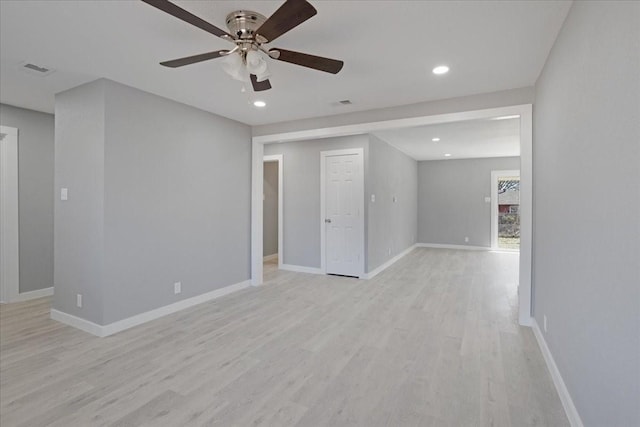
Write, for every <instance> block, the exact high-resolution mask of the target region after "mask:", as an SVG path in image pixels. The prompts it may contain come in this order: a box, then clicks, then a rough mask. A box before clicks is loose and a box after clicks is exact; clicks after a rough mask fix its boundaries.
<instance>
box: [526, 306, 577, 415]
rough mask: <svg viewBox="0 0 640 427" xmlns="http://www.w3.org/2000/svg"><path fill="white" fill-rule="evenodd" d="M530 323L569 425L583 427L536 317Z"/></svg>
mask: <svg viewBox="0 0 640 427" xmlns="http://www.w3.org/2000/svg"><path fill="white" fill-rule="evenodd" d="M531 323H532V325H531V328H532V329H533V335H535V337H536V341H538V346H540V351H541V352H542V356H543V357H544V361H545V362H546V363H547V368H548V369H549V372H550V373H551V378H552V379H553V384H554V385H555V386H556V390H557V392H558V396H560V401H561V402H562V406H563V407H564V412H565V413H566V414H567V418H568V419H569V423H570V424H571V427H584V424H582V420H581V419H580V415H579V414H578V410H577V409H576V407H575V405H574V404H573V399H571V395H570V394H569V390H568V389H567V386H566V385H565V383H564V380H563V379H562V375H560V371H559V370H558V366H557V365H556V362H555V360H553V356H552V355H551V351H549V347H548V346H547V342H546V341H545V340H544V335H542V331H541V330H540V327H539V326H538V322H536V319H533V320H532V322H531Z"/></svg>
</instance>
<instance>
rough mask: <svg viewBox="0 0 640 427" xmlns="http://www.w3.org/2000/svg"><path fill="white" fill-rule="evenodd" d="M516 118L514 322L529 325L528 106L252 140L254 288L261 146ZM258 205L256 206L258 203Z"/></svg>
mask: <svg viewBox="0 0 640 427" xmlns="http://www.w3.org/2000/svg"><path fill="white" fill-rule="evenodd" d="M516 114H517V115H519V116H520V279H519V281H520V283H519V289H520V291H521V292H519V304H518V320H519V322H520V324H521V325H529V324H530V319H531V249H532V246H531V244H532V216H533V204H532V203H533V197H532V194H533V192H532V186H533V153H532V143H533V125H532V105H531V104H520V105H512V106H506V107H499V108H488V109H482V110H471V111H462V112H457V113H447V114H436V115H431V116H423V117H414V118H408V119H400V120H383V121H376V122H366V123H358V124H354V125H346V126H335V127H329V128H323V129H311V130H304V131H293V132H285V133H280V134H272V135H262V136H254V137H253V138H252V144H253V160H252V176H253V177H254V179H253V180H252V187H251V189H252V199H251V200H252V212H251V230H252V238H251V265H252V268H251V277H252V280H253V282H254V284H258V283H261V282H262V256H263V254H262V203H261V201H262V180H261V179H255V177H256V176H260V177H262V156H263V153H264V151H263V144H268V143H275V142H291V141H302V140H308V139H320V138H329V137H335V136H344V135H358V134H366V133H368V132H373V131H376V130H385V129H398V128H403V127H410V126H422V125H429V124H438V123H451V122H457V121H465V120H473V119H487V118H491V117H498V116H507V115H516ZM258 202H260V203H258Z"/></svg>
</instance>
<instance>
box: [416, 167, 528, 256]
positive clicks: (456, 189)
mask: <svg viewBox="0 0 640 427" xmlns="http://www.w3.org/2000/svg"><path fill="white" fill-rule="evenodd" d="M507 169H520V158H519V157H499V158H488V159H464V160H431V161H426V162H418V241H419V242H420V243H436V244H449V245H467V246H485V247H490V246H491V203H486V202H485V201H484V198H485V197H490V196H491V171H492V170H507ZM465 237H469V242H468V243H466V242H465V241H464V238H465Z"/></svg>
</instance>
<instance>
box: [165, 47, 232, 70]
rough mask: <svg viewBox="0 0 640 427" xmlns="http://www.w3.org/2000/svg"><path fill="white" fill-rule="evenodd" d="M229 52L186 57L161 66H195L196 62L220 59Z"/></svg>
mask: <svg viewBox="0 0 640 427" xmlns="http://www.w3.org/2000/svg"><path fill="white" fill-rule="evenodd" d="M227 52H228V50H216V51H215V52H207V53H201V54H200V55H193V56H185V57H184V58H179V59H173V60H171V61H164V62H161V63H160V65H164V66H165V67H171V68H177V67H182V66H184V65H189V64H195V63H196V62H202V61H208V60H209V59H216V58H220V57H221V56H222V54H224V53H227Z"/></svg>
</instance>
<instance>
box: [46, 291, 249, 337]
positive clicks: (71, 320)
mask: <svg viewBox="0 0 640 427" xmlns="http://www.w3.org/2000/svg"><path fill="white" fill-rule="evenodd" d="M250 286H251V281H250V280H245V281H244V282H240V283H236V284H234V285H230V286H226V287H224V288H220V289H216V290H214V291H211V292H207V293H204V294H202V295H197V296H195V297H191V298H187V299H183V300H181V301H178V302H175V303H173V304H169V305H165V306H164V307H159V308H156V309H153V310H150V311H147V312H144V313H141V314H137V315H135V316H132V317H128V318H126V319H122V320H119V321H117V322H113V323H110V324H108V325H98V324H96V323H93V322H90V321H88V320H85V319H81V318H79V317H76V316H73V315H71V314H67V313H64V312H61V311H58V310H54V309H51V318H52V319H54V320H57V321H59V322H62V323H65V324H67V325H69V326H73V327H75V328H78V329H81V330H83V331H85V332H88V333H90V334H93V335H96V336H98V337H106V336H109V335H113V334H115V333H118V332H121V331H124V330H126V329H129V328H132V327H134V326H138V325H141V324H143V323H146V322H149V321H151V320H155V319H158V318H160V317H163V316H166V315H169V314H172V313H175V312H177V311H180V310H184V309H186V308H189V307H193V306H194V305H198V304H202V303H204V302H207V301H211V300H214V299H217V298H220V297H223V296H225V295H228V294H230V293H233V292H237V291H239V290H241V289H245V288H248V287H250Z"/></svg>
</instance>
